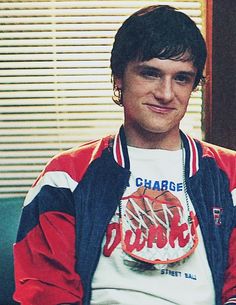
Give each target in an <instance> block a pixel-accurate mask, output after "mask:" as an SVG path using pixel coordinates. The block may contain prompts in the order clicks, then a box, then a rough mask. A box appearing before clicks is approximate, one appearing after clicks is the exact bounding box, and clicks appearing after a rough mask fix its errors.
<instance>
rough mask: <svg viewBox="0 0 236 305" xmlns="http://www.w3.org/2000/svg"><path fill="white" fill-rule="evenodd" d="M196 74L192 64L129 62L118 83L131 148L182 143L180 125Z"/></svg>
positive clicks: (154, 61)
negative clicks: (157, 143)
mask: <svg viewBox="0 0 236 305" xmlns="http://www.w3.org/2000/svg"><path fill="white" fill-rule="evenodd" d="M196 72H197V69H196V68H195V67H194V66H193V63H192V61H180V60H178V61H177V60H170V59H165V60H161V59H158V58H153V59H151V60H149V61H144V62H137V61H136V62H129V63H128V65H127V67H126V69H125V72H124V75H123V77H122V78H116V79H115V83H116V85H117V87H118V88H120V89H121V90H122V98H123V100H122V102H123V106H124V115H125V121H124V127H125V131H126V136H127V142H128V144H129V145H131V146H137V147H143V148H154V147H155V143H154V142H155V139H159V138H162V139H165V140H166V141H167V142H168V143H174V142H177V140H178V141H179V123H180V120H181V119H182V118H183V116H184V114H185V112H186V110H187V106H188V101H189V98H190V95H191V92H192V90H193V86H194V81H195V77H196ZM150 139H152V140H151V141H150ZM153 140H154V141H153ZM148 142H149V143H148ZM151 142H153V147H151V146H152V144H151ZM167 146H168V145H167ZM167 148H168V147H167Z"/></svg>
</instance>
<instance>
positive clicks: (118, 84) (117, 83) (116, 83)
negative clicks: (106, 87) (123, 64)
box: [113, 76, 123, 89]
mask: <svg viewBox="0 0 236 305" xmlns="http://www.w3.org/2000/svg"><path fill="white" fill-rule="evenodd" d="M113 83H114V87H117V88H118V89H122V85H123V81H122V78H121V77H117V76H114V80H113Z"/></svg>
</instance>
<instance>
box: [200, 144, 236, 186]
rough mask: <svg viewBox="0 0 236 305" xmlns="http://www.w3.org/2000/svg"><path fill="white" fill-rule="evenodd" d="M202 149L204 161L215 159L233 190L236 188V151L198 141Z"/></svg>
mask: <svg viewBox="0 0 236 305" xmlns="http://www.w3.org/2000/svg"><path fill="white" fill-rule="evenodd" d="M198 142H199V143H200V145H201V147H202V157H203V159H207V158H210V159H213V160H214V161H215V163H216V164H217V166H218V168H220V169H221V170H222V171H223V172H225V174H226V175H227V176H228V178H229V180H230V182H231V183H230V184H231V189H234V188H236V175H235V172H236V151H234V150H231V149H227V148H224V147H221V146H217V145H214V144H210V143H207V142H204V141H198Z"/></svg>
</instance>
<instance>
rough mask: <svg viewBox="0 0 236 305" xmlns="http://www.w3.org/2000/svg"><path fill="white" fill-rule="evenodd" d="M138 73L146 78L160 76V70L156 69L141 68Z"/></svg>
mask: <svg viewBox="0 0 236 305" xmlns="http://www.w3.org/2000/svg"><path fill="white" fill-rule="evenodd" d="M140 75H141V76H142V77H144V78H147V79H156V78H159V77H161V73H160V71H158V70H156V69H142V70H141V71H140Z"/></svg>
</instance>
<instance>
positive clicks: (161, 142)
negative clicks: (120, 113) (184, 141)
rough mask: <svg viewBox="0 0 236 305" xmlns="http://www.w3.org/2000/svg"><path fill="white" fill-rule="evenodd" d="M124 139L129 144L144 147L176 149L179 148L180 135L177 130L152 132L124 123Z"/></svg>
mask: <svg viewBox="0 0 236 305" xmlns="http://www.w3.org/2000/svg"><path fill="white" fill-rule="evenodd" d="M124 131H125V135H126V141H127V144H128V145H129V146H133V147H137V148H146V149H165V150H178V149H180V148H181V137H180V132H179V130H178V131H177V132H176V131H174V132H172V133H171V134H170V133H169V132H168V134H167V133H164V132H163V133H154V132H150V131H145V130H142V131H141V132H139V131H138V129H135V131H134V130H133V129H129V128H127V126H125V125H124Z"/></svg>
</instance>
